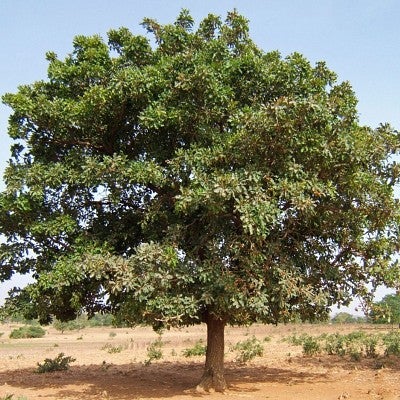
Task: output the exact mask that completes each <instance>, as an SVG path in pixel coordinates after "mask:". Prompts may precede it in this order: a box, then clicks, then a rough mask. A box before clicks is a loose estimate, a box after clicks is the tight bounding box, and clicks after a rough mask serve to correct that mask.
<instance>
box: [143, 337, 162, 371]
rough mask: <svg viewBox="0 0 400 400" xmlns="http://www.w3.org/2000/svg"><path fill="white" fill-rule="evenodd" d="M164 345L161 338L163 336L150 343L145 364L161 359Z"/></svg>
mask: <svg viewBox="0 0 400 400" xmlns="http://www.w3.org/2000/svg"><path fill="white" fill-rule="evenodd" d="M162 347H163V342H162V340H161V337H159V338H157V340H155V341H154V342H152V343H150V345H149V346H148V347H147V358H146V360H145V361H144V364H145V365H150V364H151V363H152V362H153V361H154V360H161V358H162V357H163V352H162Z"/></svg>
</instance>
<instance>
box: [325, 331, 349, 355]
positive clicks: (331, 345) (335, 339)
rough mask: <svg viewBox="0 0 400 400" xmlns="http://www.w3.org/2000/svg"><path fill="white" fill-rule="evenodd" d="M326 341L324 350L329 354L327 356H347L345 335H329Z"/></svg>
mask: <svg viewBox="0 0 400 400" xmlns="http://www.w3.org/2000/svg"><path fill="white" fill-rule="evenodd" d="M325 340H326V341H325V348H324V350H325V351H326V352H327V354H329V355H338V356H344V355H345V354H346V343H345V338H344V336H343V335H340V334H339V333H334V334H332V335H328V336H327V337H326V339H325Z"/></svg>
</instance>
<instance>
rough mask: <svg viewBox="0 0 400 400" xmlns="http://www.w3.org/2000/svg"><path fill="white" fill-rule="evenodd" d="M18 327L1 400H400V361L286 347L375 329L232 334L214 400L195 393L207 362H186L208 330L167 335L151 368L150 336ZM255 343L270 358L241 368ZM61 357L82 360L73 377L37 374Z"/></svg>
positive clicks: (0, 344)
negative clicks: (298, 337) (244, 349)
mask: <svg viewBox="0 0 400 400" xmlns="http://www.w3.org/2000/svg"><path fill="white" fill-rule="evenodd" d="M15 327H16V326H15V325H2V326H0V332H2V333H3V335H2V336H1V337H0V400H3V399H4V397H6V396H7V395H11V394H12V395H13V396H12V399H13V400H22V399H23V400H34V399H45V400H59V399H68V400H77V399H79V400H92V399H99V400H128V399H129V400H133V399H147V400H153V399H171V400H192V399H206V400H217V399H254V400H261V399H263V400H266V399H268V400H310V399H316V400H325V399H326V400H328V399H332V400H336V399H339V400H343V399H349V400H395V399H396V400H400V358H398V357H393V358H388V357H383V356H380V357H378V358H374V359H369V358H362V359H361V360H359V361H352V360H351V359H350V358H348V357H337V356H328V355H323V356H313V357H306V356H304V355H303V354H302V348H301V347H295V346H293V345H291V344H289V343H288V341H283V339H284V338H285V337H286V338H287V337H289V336H291V335H293V334H301V333H302V332H307V333H309V334H312V335H319V334H322V333H324V332H328V333H334V332H340V333H348V332H350V331H351V330H360V329H367V330H368V331H369V332H371V330H372V327H371V326H362V327H360V326H359V325H355V326H344V325H343V326H338V325H281V326H277V327H274V326H263V325H256V326H252V327H249V328H227V330H226V379H227V382H228V385H229V389H228V390H227V391H226V392H225V393H207V394H200V393H197V392H196V391H194V390H193V389H192V388H194V387H195V386H196V384H197V382H198V381H199V379H200V377H201V375H202V369H203V363H204V358H203V357H191V358H186V357H183V355H182V351H183V350H184V349H187V348H190V347H193V345H194V344H195V343H196V342H197V341H198V340H199V339H202V340H205V336H206V331H205V327H204V326H198V327H191V328H185V329H181V330H171V331H167V332H165V333H164V334H163V335H162V341H163V347H162V352H163V357H162V359H160V360H157V361H153V362H152V363H151V364H150V365H145V361H146V359H147V348H148V346H149V344H150V343H152V342H154V341H155V340H156V339H157V337H158V336H157V334H156V333H154V332H153V331H152V330H151V329H150V328H136V329H127V328H119V329H116V328H111V327H104V328H85V329H83V330H81V331H69V332H64V333H61V332H58V331H56V330H55V329H54V328H52V327H50V328H46V331H47V334H46V336H45V337H43V338H39V339H9V334H10V332H11V330H12V329H14V328H15ZM374 329H378V328H374ZM380 331H381V330H380ZM253 335H254V336H255V337H257V338H258V339H259V340H261V341H262V343H263V346H264V355H263V357H258V358H256V359H254V360H253V361H251V362H249V363H247V364H245V365H243V364H239V363H238V362H237V361H235V356H236V355H237V353H235V352H232V351H230V349H231V348H232V346H233V345H234V344H235V343H237V342H239V341H242V340H245V339H247V338H249V337H252V336H253ZM59 353H64V354H65V355H66V356H71V357H73V358H75V359H76V361H75V362H73V363H71V367H70V369H69V370H67V371H61V372H52V373H44V374H38V373H37V372H36V369H37V363H43V361H44V359H46V358H50V359H54V358H55V357H56V356H57V355H58V354H59Z"/></svg>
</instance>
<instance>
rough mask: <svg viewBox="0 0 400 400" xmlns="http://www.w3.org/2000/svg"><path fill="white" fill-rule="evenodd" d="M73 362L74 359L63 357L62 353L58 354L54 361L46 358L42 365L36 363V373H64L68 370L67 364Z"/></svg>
mask: <svg viewBox="0 0 400 400" xmlns="http://www.w3.org/2000/svg"><path fill="white" fill-rule="evenodd" d="M74 361H75V358H72V357H70V356H64V353H60V354H59V355H58V356H57V357H56V358H54V359H51V358H46V359H45V360H44V362H43V364H40V363H38V364H37V365H38V368H37V370H36V372H38V373H39V374H43V373H46V372H55V371H65V370H67V369H68V368H69V364H70V363H71V362H74Z"/></svg>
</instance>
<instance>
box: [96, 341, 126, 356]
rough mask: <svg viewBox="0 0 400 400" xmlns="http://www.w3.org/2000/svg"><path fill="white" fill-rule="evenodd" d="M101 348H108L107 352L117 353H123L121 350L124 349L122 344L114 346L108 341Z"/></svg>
mask: <svg viewBox="0 0 400 400" xmlns="http://www.w3.org/2000/svg"><path fill="white" fill-rule="evenodd" d="M101 349H102V350H106V351H107V353H110V354H115V353H121V351H122V346H120V345H117V346H113V345H112V344H110V343H106V344H105V345H104V346H103V347H102V348H101Z"/></svg>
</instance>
